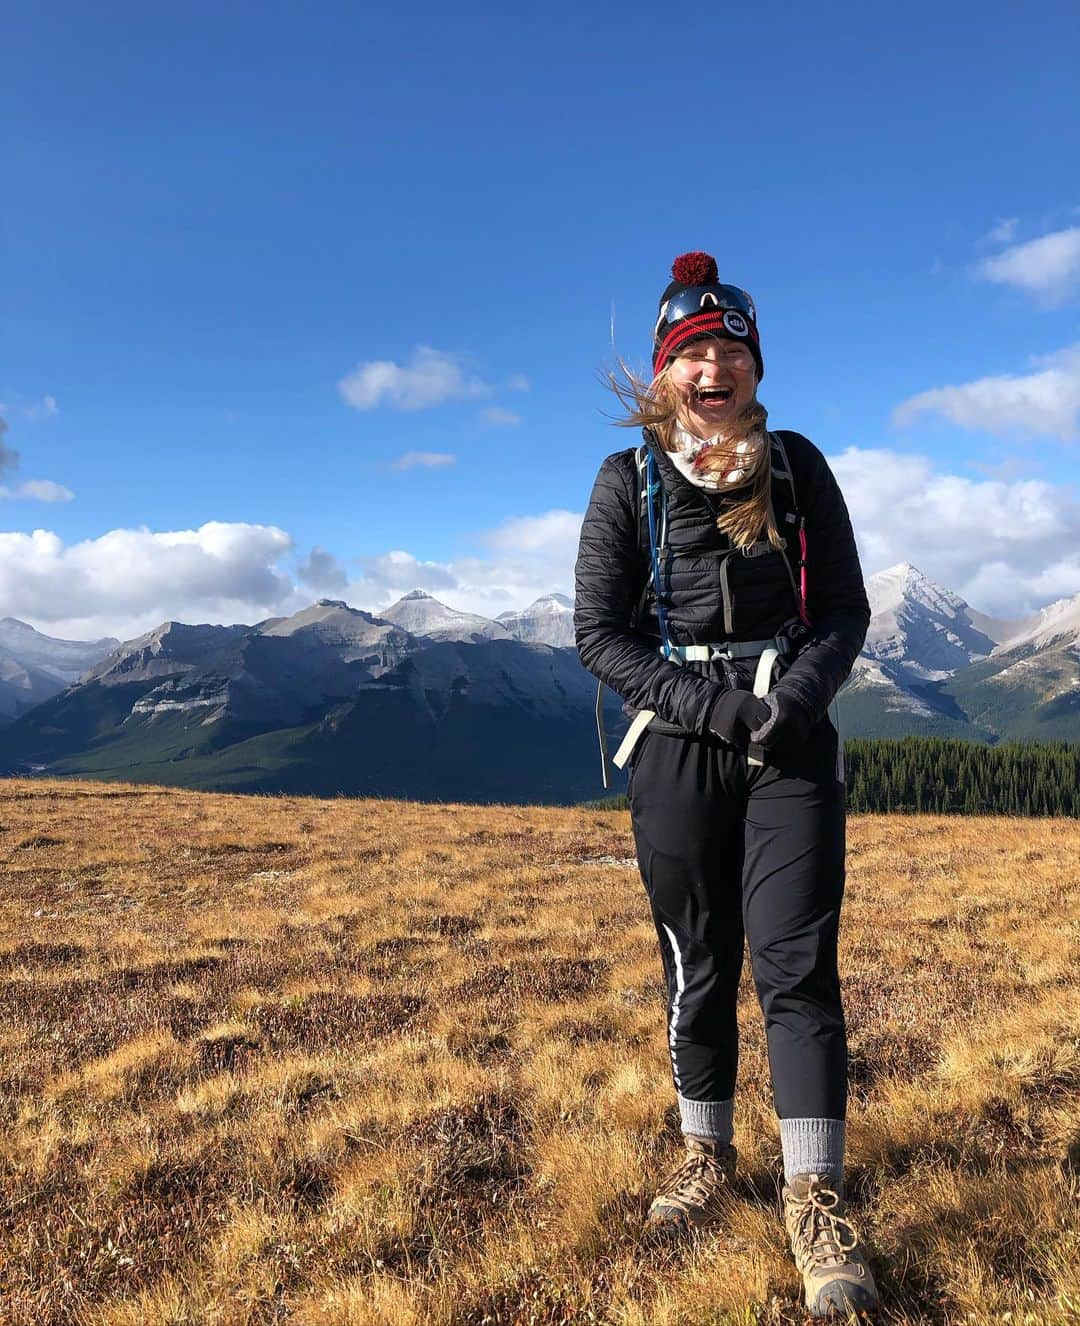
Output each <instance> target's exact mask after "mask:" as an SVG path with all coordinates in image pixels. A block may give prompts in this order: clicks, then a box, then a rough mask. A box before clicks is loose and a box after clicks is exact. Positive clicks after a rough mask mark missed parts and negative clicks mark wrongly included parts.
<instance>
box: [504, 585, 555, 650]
mask: <svg viewBox="0 0 1080 1326" xmlns="http://www.w3.org/2000/svg"><path fill="white" fill-rule="evenodd" d="M496 620H497V621H500V622H502V624H503V626H505V627H506V629H507V630H508V631H509V632H510V633H511V635H513V637H514V639H515V640H526V641H529V642H531V643H533V644H542V645H553V646H554V647H555V648H556V649H570V648H573V645H574V601H573V599H570V598H567V596H566V595H565V594H545V595H543V597H542V598H538V599H536V600H535V602H533V603H530V604H529V606H528V607H527V608H525V609H524V611H522V612H500V613H499V615H498V617H497V618H496Z"/></svg>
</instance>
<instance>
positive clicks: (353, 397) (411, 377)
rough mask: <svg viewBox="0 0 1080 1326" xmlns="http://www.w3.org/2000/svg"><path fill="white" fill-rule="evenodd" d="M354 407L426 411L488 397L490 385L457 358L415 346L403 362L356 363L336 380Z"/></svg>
mask: <svg viewBox="0 0 1080 1326" xmlns="http://www.w3.org/2000/svg"><path fill="white" fill-rule="evenodd" d="M338 389H339V391H340V392H341V394H342V396H343V397H344V399H345V401H346V402H347V403H348V404H349V405H351V406H352V407H353V408H354V409H356V410H374V409H377V408H378V407H379V406H383V405H385V406H388V407H389V408H390V409H393V410H429V409H431V408H432V407H433V406H436V405H442V404H443V403H444V402H445V401H452V400H473V399H475V398H477V397H482V396H490V395H491V390H492V389H491V387H490V385H489V384H488V383H486V382H482V381H481V380H480V379H479V378H475V377H470V376H469V375H468V374H467V372H466V369H465V366H464V364H463V363H462V361H461V359H460V357H458V356H455V355H452V354H447V353H445V352H444V351H442V350H434V349H432V348H431V346H428V345H418V346H417V347H416V349H415V350H413V352H412V354H411V355H410V356H409V358H408V360H407V361H406V362H405V363H404V364H398V363H395V362H394V361H393V360H391V359H376V360H371V361H369V362H368V363H363V364H357V366H356V367H355V368H354V369H353V370H352V372H351V373H348V374H346V376H345V377H343V378H342V379H341V381H340V382H339V383H338Z"/></svg>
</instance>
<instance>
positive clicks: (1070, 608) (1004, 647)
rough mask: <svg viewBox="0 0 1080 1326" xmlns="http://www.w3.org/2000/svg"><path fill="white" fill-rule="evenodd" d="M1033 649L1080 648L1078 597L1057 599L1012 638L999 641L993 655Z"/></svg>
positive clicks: (1079, 605)
mask: <svg viewBox="0 0 1080 1326" xmlns="http://www.w3.org/2000/svg"><path fill="white" fill-rule="evenodd" d="M1025 646H1030V647H1031V648H1032V649H1047V648H1053V647H1058V648H1062V649H1069V648H1072V649H1077V648H1080V594H1074V595H1073V597H1072V598H1069V599H1058V600H1057V601H1056V602H1055V603H1051V604H1050V605H1049V606H1048V607H1045V608H1043V610H1042V611H1041V612H1038V613H1036V614H1035V616H1034V617H1033V618H1029V619H1028V621H1027V622H1026V623H1025V624H1024V625H1023V626H1022V627H1021V628H1020V630H1018V631H1017V632H1016V633H1015V634H1013V635H1010V636H1009V637H1007V638H1006V639H1005V640H1003V641H1002V643H1001V645H1000V646H999V648H998V650H997V651H995V652H1000V653H1003V654H1004V653H1010V652H1012V651H1013V650H1017V649H1022V648H1024V647H1025Z"/></svg>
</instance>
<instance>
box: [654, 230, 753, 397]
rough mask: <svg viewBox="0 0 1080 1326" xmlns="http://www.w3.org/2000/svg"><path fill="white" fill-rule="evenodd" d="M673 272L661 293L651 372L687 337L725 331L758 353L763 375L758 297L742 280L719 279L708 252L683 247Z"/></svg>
mask: <svg viewBox="0 0 1080 1326" xmlns="http://www.w3.org/2000/svg"><path fill="white" fill-rule="evenodd" d="M671 275H672V276H673V277H674V278H675V279H674V280H673V281H672V282H671V284H670V285H669V286H668V288H667V289H666V290H665V291H664V293H663V294H662V295H661V296H660V308H659V317H658V318H657V320H656V327H655V328H654V330H653V375H654V376H655V375H656V374H657V373H659V372H660V370H661V369H662V368H663V367H664V365H665V364H666V363H667V361H668V360H669V359H670V358H671V356H672V355H674V354H677V353H678V351H679V349H680V347H681V346H684V345H686V343H687V342H688V341H694V340H697V338H698V337H700V336H722V337H724V338H725V340H729V341H739V342H740V343H741V344H743V345H745V346H746V347H747V349H748V350H749V351H750V353H751V354H752V355H753V356H754V362H755V363H756V364H757V375H758V380H759V381H760V380H761V378H763V377H764V376H765V364H764V361H763V360H762V358H761V342H760V340H759V338H758V329H757V310H756V309H755V308H754V301H753V300H752V299H751V298H750V296H749V295H748V294H747V293H746V291H745V290H740V289H739V287H738V286H734V285H721V284H720V280H719V275H718V272H717V267H716V259H715V258H714V257H713V256H712V255H711V254H709V253H700V252H695V253H683V254H680V256H679V257H678V258H676V259H675V261H674V262H673V263H672V265H671Z"/></svg>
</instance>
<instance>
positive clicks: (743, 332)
mask: <svg viewBox="0 0 1080 1326" xmlns="http://www.w3.org/2000/svg"><path fill="white" fill-rule="evenodd" d="M724 326H725V328H726V329H727V330H728V331H729V332H731V334H732V336H749V335H750V328H749V327H748V326H747V324H746V319H745V318H744V317H743V315H742V314H741V313H736V312H735V310H734V309H730V308H729V309H728V310H727V312H726V313H725V314H724Z"/></svg>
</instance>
